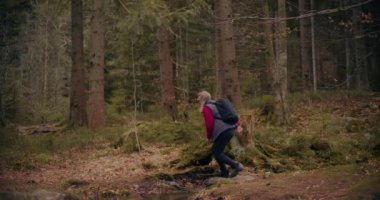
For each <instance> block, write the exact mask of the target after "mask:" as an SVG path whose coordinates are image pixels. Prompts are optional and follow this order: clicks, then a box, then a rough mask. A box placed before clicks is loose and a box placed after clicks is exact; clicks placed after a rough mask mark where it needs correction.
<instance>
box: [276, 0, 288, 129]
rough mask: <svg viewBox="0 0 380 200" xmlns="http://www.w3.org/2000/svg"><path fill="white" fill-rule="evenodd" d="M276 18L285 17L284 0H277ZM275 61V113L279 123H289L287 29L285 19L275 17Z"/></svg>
mask: <svg viewBox="0 0 380 200" xmlns="http://www.w3.org/2000/svg"><path fill="white" fill-rule="evenodd" d="M277 2H278V5H277V7H278V11H277V12H278V18H285V17H286V13H285V0H278V1H277ZM275 27H276V28H275V31H276V40H275V41H276V45H275V46H276V59H275V60H276V63H275V65H274V76H273V86H272V87H273V90H274V100H275V115H276V116H277V120H278V122H279V123H280V124H288V123H289V113H288V103H287V98H288V97H287V96H288V78H287V59H288V58H287V41H286V40H287V30H286V21H285V20H281V21H280V20H279V19H276V24H275Z"/></svg>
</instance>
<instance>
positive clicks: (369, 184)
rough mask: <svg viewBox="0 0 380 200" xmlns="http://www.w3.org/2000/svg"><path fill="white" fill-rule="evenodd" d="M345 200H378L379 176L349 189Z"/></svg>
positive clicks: (379, 189) (379, 190)
mask: <svg viewBox="0 0 380 200" xmlns="http://www.w3.org/2000/svg"><path fill="white" fill-rule="evenodd" d="M344 199H346V200H362V199H363V200H367V199H368V200H373V199H380V174H379V173H378V174H376V175H375V177H373V178H370V179H367V180H364V181H361V182H359V183H357V184H355V185H354V186H352V187H351V188H350V189H349V192H348V194H347V197H346V198H344Z"/></svg>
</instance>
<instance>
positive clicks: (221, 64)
mask: <svg viewBox="0 0 380 200" xmlns="http://www.w3.org/2000/svg"><path fill="white" fill-rule="evenodd" d="M215 14H216V54H217V56H216V58H217V79H218V81H217V84H218V90H219V91H218V95H219V96H220V97H223V98H228V99H229V100H230V101H231V102H232V103H233V104H234V106H235V107H236V108H240V107H241V94H240V83H239V75H238V68H237V65H236V52H235V41H234V29H233V23H232V20H231V18H232V5H231V0H217V1H216V5H215ZM219 84H220V85H219Z"/></svg>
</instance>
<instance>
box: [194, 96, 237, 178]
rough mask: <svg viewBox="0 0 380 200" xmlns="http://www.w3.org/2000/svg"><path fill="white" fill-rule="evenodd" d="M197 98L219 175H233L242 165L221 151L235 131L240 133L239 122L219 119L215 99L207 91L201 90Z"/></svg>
mask: <svg viewBox="0 0 380 200" xmlns="http://www.w3.org/2000/svg"><path fill="white" fill-rule="evenodd" d="M197 100H198V101H199V103H200V104H201V107H200V111H201V112H202V114H203V118H204V121H205V126H206V132H207V134H206V135H207V140H208V142H210V143H211V142H212V155H213V156H214V158H215V160H216V161H217V162H218V164H219V167H220V176H221V177H235V176H236V175H238V173H239V172H240V171H241V170H243V166H242V165H241V164H240V163H238V162H237V161H235V160H233V159H231V158H230V157H228V156H227V155H225V154H224V153H223V151H224V149H225V147H226V145H227V144H228V143H229V142H230V140H231V138H232V137H233V136H234V133H235V131H237V132H238V133H240V132H241V131H242V130H243V129H242V127H241V126H240V125H239V122H237V123H235V124H230V123H226V122H225V121H223V120H222V119H221V117H220V116H221V115H220V113H219V111H218V109H217V107H216V105H215V101H214V100H212V99H211V95H210V93H209V92H207V91H202V92H200V93H198V99H197ZM215 116H217V117H215ZM226 165H229V166H230V167H231V171H228V169H227V167H226Z"/></svg>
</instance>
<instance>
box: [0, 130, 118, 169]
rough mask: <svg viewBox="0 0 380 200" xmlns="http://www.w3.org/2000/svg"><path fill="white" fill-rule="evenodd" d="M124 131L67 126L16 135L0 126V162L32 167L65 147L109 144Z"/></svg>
mask: <svg viewBox="0 0 380 200" xmlns="http://www.w3.org/2000/svg"><path fill="white" fill-rule="evenodd" d="M123 132H124V129H123V128H104V129H101V130H99V131H90V130H88V129H84V128H83V129H78V130H69V131H66V132H61V133H49V134H35V135H28V136H26V135H19V134H18V133H17V132H16V131H14V130H10V129H0V158H1V159H0V166H1V167H2V168H4V167H5V168H12V169H16V170H18V169H34V168H37V167H38V166H40V165H44V164H49V163H51V162H52V161H53V156H54V155H56V154H59V153H62V152H64V151H67V150H71V149H77V150H91V149H99V148H108V147H109V144H112V143H114V142H115V141H116V140H117V138H119V137H120V135H122V133H123Z"/></svg>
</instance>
